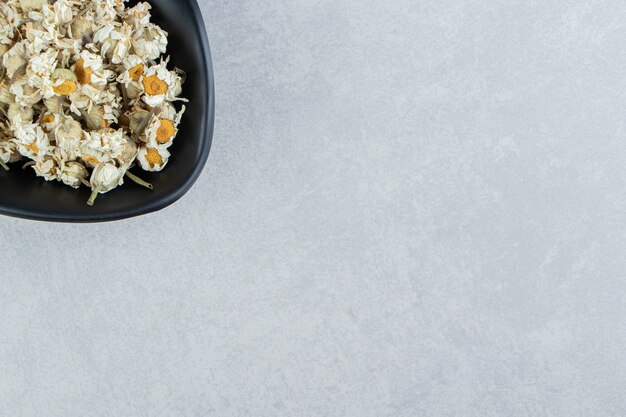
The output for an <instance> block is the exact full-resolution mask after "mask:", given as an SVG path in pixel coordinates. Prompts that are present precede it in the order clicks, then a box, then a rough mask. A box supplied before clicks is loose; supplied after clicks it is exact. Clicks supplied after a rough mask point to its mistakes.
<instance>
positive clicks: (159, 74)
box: [142, 61, 186, 107]
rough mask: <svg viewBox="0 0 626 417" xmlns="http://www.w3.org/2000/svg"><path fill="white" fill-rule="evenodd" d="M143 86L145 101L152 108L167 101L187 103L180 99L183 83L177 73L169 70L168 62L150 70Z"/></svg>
mask: <svg viewBox="0 0 626 417" xmlns="http://www.w3.org/2000/svg"><path fill="white" fill-rule="evenodd" d="M142 84H143V88H144V92H145V95H144V96H143V101H144V102H145V103H146V104H147V105H149V106H151V107H157V106H159V105H161V104H163V103H164V102H165V101H170V102H171V101H176V100H181V101H186V100H184V99H181V98H179V97H178V95H179V94H180V92H181V90H182V87H181V85H182V81H181V78H180V76H179V75H178V74H177V73H176V72H174V71H169V70H168V69H167V61H161V63H160V64H158V65H155V66H152V67H150V68H148V69H147V70H146V72H145V75H144V76H143V78H142Z"/></svg>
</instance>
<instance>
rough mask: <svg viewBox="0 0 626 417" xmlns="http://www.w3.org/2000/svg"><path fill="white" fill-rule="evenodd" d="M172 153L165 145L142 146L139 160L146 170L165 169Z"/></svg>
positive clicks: (138, 156) (138, 154)
mask: <svg viewBox="0 0 626 417" xmlns="http://www.w3.org/2000/svg"><path fill="white" fill-rule="evenodd" d="M169 158H170V153H169V151H168V150H167V149H166V148H165V147H161V146H156V147H150V146H141V147H139V152H138V153H137V161H139V164H140V165H141V168H142V169H144V170H145V171H152V172H157V171H161V170H163V168H165V166H166V165H167V162H168V161H169Z"/></svg>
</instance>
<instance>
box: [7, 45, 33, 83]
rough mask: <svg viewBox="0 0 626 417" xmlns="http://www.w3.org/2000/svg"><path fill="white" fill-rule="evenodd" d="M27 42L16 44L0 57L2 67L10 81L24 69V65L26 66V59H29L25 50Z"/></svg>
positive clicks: (28, 54)
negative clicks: (0, 58)
mask: <svg viewBox="0 0 626 417" xmlns="http://www.w3.org/2000/svg"><path fill="white" fill-rule="evenodd" d="M27 42H28V41H21V42H17V43H16V44H14V45H13V47H12V48H11V49H9V50H8V51H7V52H6V53H5V54H4V55H2V65H3V66H4V68H5V69H6V74H7V76H8V77H9V78H11V79H12V78H14V77H15V75H16V74H19V73H21V72H22V71H25V69H26V64H28V58H29V57H30V53H29V52H28V49H27V48H26V45H27Z"/></svg>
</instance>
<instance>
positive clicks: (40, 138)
mask: <svg viewBox="0 0 626 417" xmlns="http://www.w3.org/2000/svg"><path fill="white" fill-rule="evenodd" d="M12 128H13V134H14V135H15V139H16V141H17V149H18V151H19V152H20V153H21V154H22V155H23V156H25V157H27V158H30V159H32V160H34V161H38V160H39V159H41V158H43V157H44V156H45V155H46V154H47V153H48V152H49V151H50V150H51V146H50V141H49V139H48V135H46V133H45V132H44V131H43V129H42V128H41V126H39V125H37V124H34V123H32V124H28V125H22V124H19V125H14V126H13V127H12Z"/></svg>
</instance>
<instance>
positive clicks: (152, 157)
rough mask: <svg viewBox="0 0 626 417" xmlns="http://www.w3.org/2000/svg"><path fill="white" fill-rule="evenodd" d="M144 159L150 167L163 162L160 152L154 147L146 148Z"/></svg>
mask: <svg viewBox="0 0 626 417" xmlns="http://www.w3.org/2000/svg"><path fill="white" fill-rule="evenodd" d="M146 151H147V153H146V161H148V164H150V167H155V166H157V165H161V164H163V158H162V157H161V154H160V153H159V151H157V150H156V149H152V148H146Z"/></svg>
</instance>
